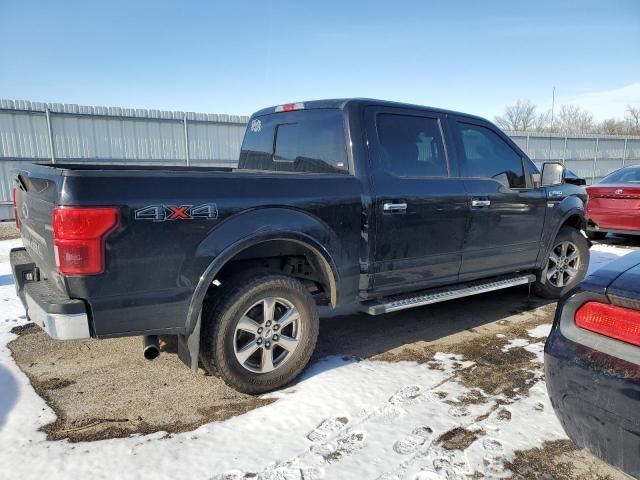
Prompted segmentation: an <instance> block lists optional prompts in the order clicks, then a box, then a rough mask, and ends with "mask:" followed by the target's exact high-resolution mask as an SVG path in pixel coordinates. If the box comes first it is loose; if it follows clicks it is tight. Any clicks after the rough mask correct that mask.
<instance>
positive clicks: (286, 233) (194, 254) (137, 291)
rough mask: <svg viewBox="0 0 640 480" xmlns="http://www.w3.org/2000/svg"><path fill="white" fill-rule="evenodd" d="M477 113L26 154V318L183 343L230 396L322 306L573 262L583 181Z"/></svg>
mask: <svg viewBox="0 0 640 480" xmlns="http://www.w3.org/2000/svg"><path fill="white" fill-rule="evenodd" d="M563 179H564V168H563V166H562V165H560V164H553V163H547V164H545V165H544V166H543V169H542V173H540V172H539V171H538V169H537V167H536V166H535V165H534V164H533V163H532V162H531V160H530V159H529V158H527V156H526V155H525V153H524V152H523V151H522V150H520V148H518V146H517V145H516V144H515V143H514V142H513V141H511V140H510V139H509V138H508V137H507V136H506V135H505V134H504V133H503V132H501V131H500V130H499V129H498V128H497V127H495V126H494V125H493V124H491V123H490V122H488V121H486V120H484V119H482V118H479V117H475V116H470V115H466V114H462V113H456V112H451V111H446V110H439V109H434V108H428V107H421V106H415V105H407V104H400V103H393V102H386V101H378V100H366V99H348V100H323V101H312V102H304V103H292V104H287V105H280V106H277V107H273V108H267V109H264V110H260V111H259V112H257V113H255V114H254V115H253V116H252V117H251V119H250V120H249V123H248V125H247V129H246V134H245V138H244V141H243V144H242V149H241V153H240V158H239V163H238V167H237V168H233V169H231V168H226V169H225V168H187V167H167V166H113V165H96V164H90V165H87V164H64V163H58V164H46V165H45V164H34V165H31V166H30V167H28V168H26V169H23V170H19V171H17V172H16V173H15V184H14V201H15V210H16V211H15V214H16V221H17V222H18V225H19V226H20V228H21V235H22V239H23V243H24V248H19V249H15V250H13V251H12V253H11V263H12V268H13V272H14V275H15V279H16V289H17V291H18V294H19V296H20V298H21V299H22V301H23V303H24V305H25V308H26V311H27V314H28V316H29V318H30V319H31V320H32V321H33V322H35V323H37V324H38V325H40V326H41V327H42V328H44V329H45V330H46V331H47V332H48V334H49V335H51V336H52V337H53V338H57V339H61V340H65V339H84V338H90V337H93V338H109V337H120V336H128V335H141V336H144V338H145V344H146V347H147V351H146V352H147V354H148V356H149V357H153V356H154V355H155V354H157V353H158V347H157V338H158V335H177V336H178V355H179V356H180V358H181V359H182V360H183V361H184V362H185V363H186V364H187V365H188V366H189V367H191V368H192V369H197V367H198V365H199V361H200V362H201V364H202V365H203V366H204V367H205V368H206V370H208V371H209V372H211V373H213V374H216V375H219V376H221V377H222V378H223V379H224V380H225V381H226V382H227V383H228V384H230V385H232V386H233V387H235V388H236V389H238V390H241V391H244V392H249V393H260V392H264V391H268V390H271V389H274V388H277V387H280V386H283V385H285V384H287V383H288V382H290V381H291V380H292V379H294V378H295V377H296V376H297V375H298V374H299V373H300V372H301V371H302V369H303V368H304V367H305V365H306V364H307V362H308V361H309V358H310V356H311V354H312V351H313V349H314V346H315V342H316V337H317V335H318V313H317V306H318V305H320V304H328V305H329V306H331V307H333V308H336V307H338V306H344V305H352V306H353V305H356V306H358V307H359V308H360V309H361V310H363V311H364V312H367V313H369V314H372V315H379V314H385V313H387V312H393V311H396V310H401V309H405V308H411V307H417V306H421V305H427V304H430V303H435V302H440V301H444V300H449V299H455V298H459V297H463V296H467V295H474V294H478V293H483V292H487V291H491V290H497V289H501V288H506V287H511V286H514V285H523V284H532V287H533V289H534V291H535V292H536V293H538V294H540V295H543V296H545V297H550V298H557V297H560V296H561V295H562V294H564V293H566V292H567V291H568V290H569V289H570V288H572V287H573V286H574V285H576V284H577V283H578V282H579V281H580V280H582V278H583V277H584V275H585V272H586V268H587V264H588V262H589V245H590V244H589V242H588V240H587V239H586V237H585V235H584V232H583V230H584V228H585V216H584V202H585V194H584V189H582V188H580V187H577V186H574V185H569V184H566V183H564V181H563Z"/></svg>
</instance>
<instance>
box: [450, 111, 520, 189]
mask: <svg viewBox="0 0 640 480" xmlns="http://www.w3.org/2000/svg"><path fill="white" fill-rule="evenodd" d="M457 128H458V130H459V132H460V137H461V142H462V147H463V152H461V153H462V154H461V155H460V157H461V159H460V168H461V173H462V176H463V177H484V178H492V179H494V180H496V181H498V182H500V183H501V184H503V185H504V186H505V187H508V188H525V187H526V186H527V184H526V181H525V177H524V167H523V165H522V158H520V155H518V154H517V153H516V152H515V150H513V149H512V148H511V147H510V146H509V144H508V143H507V142H505V141H504V140H503V139H502V138H500V136H499V135H498V134H497V133H495V132H493V131H492V130H490V129H489V128H486V127H481V126H479V125H472V124H470V123H462V122H457Z"/></svg>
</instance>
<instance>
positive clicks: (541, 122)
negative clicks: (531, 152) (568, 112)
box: [532, 110, 557, 133]
mask: <svg viewBox="0 0 640 480" xmlns="http://www.w3.org/2000/svg"><path fill="white" fill-rule="evenodd" d="M556 127H557V122H556V121H555V119H554V121H553V124H552V122H551V110H547V111H546V112H541V113H540V114H539V115H538V116H537V117H536V120H535V122H534V125H533V129H532V131H533V132H545V133H550V132H555V131H556Z"/></svg>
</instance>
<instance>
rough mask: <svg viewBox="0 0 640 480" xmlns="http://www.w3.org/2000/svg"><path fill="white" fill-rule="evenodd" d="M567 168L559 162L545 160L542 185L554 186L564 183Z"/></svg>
mask: <svg viewBox="0 0 640 480" xmlns="http://www.w3.org/2000/svg"><path fill="white" fill-rule="evenodd" d="M564 174H565V168H564V165H562V164H561V163H558V162H545V163H544V164H543V165H542V186H543V187H553V186H554V185H562V184H563V183H564Z"/></svg>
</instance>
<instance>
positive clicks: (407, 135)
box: [376, 113, 449, 177]
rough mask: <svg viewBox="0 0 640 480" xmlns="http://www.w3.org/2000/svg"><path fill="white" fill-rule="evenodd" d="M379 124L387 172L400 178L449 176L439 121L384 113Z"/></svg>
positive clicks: (381, 148) (379, 137) (416, 116)
mask: <svg viewBox="0 0 640 480" xmlns="http://www.w3.org/2000/svg"><path fill="white" fill-rule="evenodd" d="M376 123H377V133H378V140H379V142H380V149H379V150H380V151H379V157H380V161H381V166H382V169H383V170H384V171H386V172H387V173H390V174H392V175H395V176H398V177H446V176H448V175H449V170H448V165H447V159H446V156H445V151H444V143H443V140H442V134H441V131H440V124H439V122H438V119H437V118H430V117H424V116H418V115H406V114H396V113H380V114H378V115H377V118H376Z"/></svg>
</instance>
